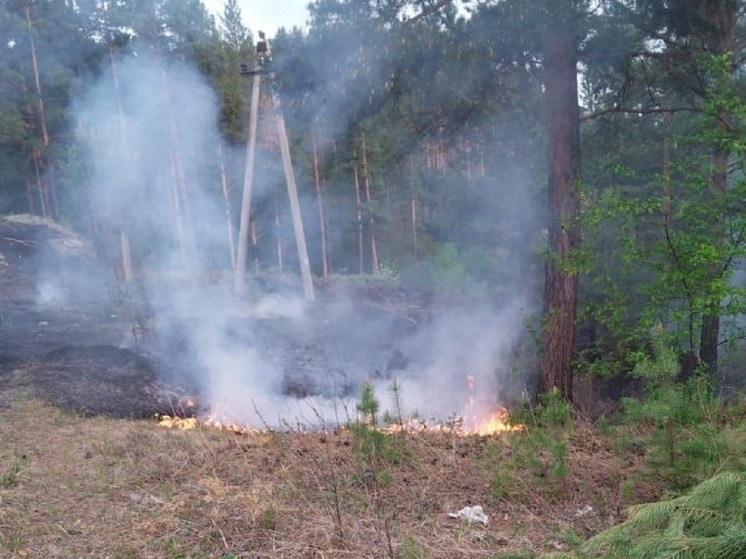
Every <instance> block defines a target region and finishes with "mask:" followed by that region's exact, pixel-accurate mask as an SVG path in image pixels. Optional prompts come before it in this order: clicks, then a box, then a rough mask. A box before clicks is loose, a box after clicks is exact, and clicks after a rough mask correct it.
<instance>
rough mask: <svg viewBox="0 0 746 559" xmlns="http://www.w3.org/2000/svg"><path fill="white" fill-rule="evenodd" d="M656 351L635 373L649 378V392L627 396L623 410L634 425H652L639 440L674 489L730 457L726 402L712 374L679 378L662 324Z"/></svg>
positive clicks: (657, 472) (656, 471)
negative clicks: (724, 427)
mask: <svg viewBox="0 0 746 559" xmlns="http://www.w3.org/2000/svg"><path fill="white" fill-rule="evenodd" d="M653 351H654V354H653V356H652V357H644V358H643V359H642V360H641V361H640V362H639V363H638V364H637V366H636V367H635V369H634V372H633V374H634V375H635V376H636V377H638V378H640V379H642V380H643V382H644V386H645V393H646V395H645V397H644V398H643V399H641V400H634V399H626V400H624V402H623V403H624V407H623V410H624V414H625V418H626V421H627V422H628V423H629V424H631V425H641V424H642V425H646V424H647V425H649V434H648V435H647V436H646V438H645V439H644V440H642V441H640V442H639V444H641V445H642V446H643V447H644V448H645V449H646V450H647V457H648V462H649V465H650V466H651V468H652V472H653V473H654V474H655V475H656V476H662V477H664V478H665V479H666V480H667V481H668V483H669V484H670V485H671V487H672V488H673V489H681V488H686V487H689V486H691V485H692V484H693V483H696V482H698V481H700V480H701V479H703V478H705V477H707V476H709V475H712V473H714V472H715V471H717V470H718V469H719V468H720V467H722V465H723V462H724V461H725V460H727V456H728V445H727V444H726V442H725V440H724V439H723V433H722V431H721V429H720V428H719V425H718V424H717V416H718V410H719V409H720V406H721V405H722V403H721V402H719V401H718V400H717V399H716V398H715V397H714V395H713V391H712V387H711V379H710V378H709V377H707V376H706V375H702V374H698V375H695V376H694V377H692V378H691V379H689V380H687V381H686V382H679V381H678V376H679V369H680V366H679V362H678V358H677V356H676V353H675V352H674V351H673V349H672V348H671V347H670V346H668V345H667V344H666V342H665V339H664V336H663V333H662V331H661V330H660V329H659V330H658V332H657V333H656V339H655V340H654V344H653Z"/></svg>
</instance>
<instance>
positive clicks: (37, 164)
mask: <svg viewBox="0 0 746 559" xmlns="http://www.w3.org/2000/svg"><path fill="white" fill-rule="evenodd" d="M31 159H32V160H33V162H34V174H35V175H36V188H37V189H38V191H39V205H40V206H41V216H42V217H43V218H45V219H46V218H48V217H49V210H48V208H47V206H48V204H47V189H46V186H45V184H44V177H43V176H42V171H41V155H40V154H39V150H38V149H36V148H34V151H33V153H32V154H31Z"/></svg>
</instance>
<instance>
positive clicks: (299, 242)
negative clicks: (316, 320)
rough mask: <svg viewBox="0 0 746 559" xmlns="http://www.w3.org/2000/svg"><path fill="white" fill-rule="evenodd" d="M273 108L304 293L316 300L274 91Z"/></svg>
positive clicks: (298, 205) (287, 146)
mask: <svg viewBox="0 0 746 559" xmlns="http://www.w3.org/2000/svg"><path fill="white" fill-rule="evenodd" d="M271 97H272V108H273V110H274V113H275V122H276V123H277V135H278V136H279V141H280V152H281V153H282V167H283V169H284V171H285V182H287V185H288V198H289V199H290V215H291V216H292V218H293V232H294V233H295V244H296V246H297V248H298V261H299V263H300V275H301V279H302V281H303V294H304V296H305V298H306V301H314V300H315V299H316V296H315V294H314V290H313V277H312V276H311V262H310V261H309V259H308V248H307V246H306V234H305V231H304V229H303V216H302V214H301V211H300V202H299V201H298V187H297V186H296V184H295V173H294V172H293V163H292V161H291V159H290V144H289V143H288V136H287V131H286V130H285V118H284V117H283V116H282V111H281V110H280V100H279V99H278V97H277V94H276V93H274V92H272V96H271Z"/></svg>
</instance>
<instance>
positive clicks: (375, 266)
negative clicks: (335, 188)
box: [361, 134, 380, 275]
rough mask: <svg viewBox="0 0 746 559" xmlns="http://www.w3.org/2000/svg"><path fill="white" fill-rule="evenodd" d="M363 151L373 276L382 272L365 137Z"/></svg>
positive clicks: (362, 140) (363, 136) (363, 138)
mask: <svg viewBox="0 0 746 559" xmlns="http://www.w3.org/2000/svg"><path fill="white" fill-rule="evenodd" d="M361 142H362V149H363V184H364V185H365V201H366V203H367V204H368V228H369V234H370V268H371V270H370V271H371V273H372V274H373V275H377V274H378V272H379V270H380V265H379V262H378V243H377V242H376V218H375V216H374V214H373V207H372V206H373V198H372V195H371V191H370V167H369V166H368V150H367V148H366V146H365V135H364V134H363V135H362V137H361Z"/></svg>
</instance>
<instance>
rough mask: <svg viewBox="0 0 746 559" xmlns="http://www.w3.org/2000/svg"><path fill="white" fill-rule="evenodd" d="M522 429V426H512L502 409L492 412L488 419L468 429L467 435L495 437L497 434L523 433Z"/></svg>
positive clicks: (505, 411)
mask: <svg viewBox="0 0 746 559" xmlns="http://www.w3.org/2000/svg"><path fill="white" fill-rule="evenodd" d="M523 429H524V427H523V425H513V424H511V423H510V421H509V417H508V410H506V409H505V408H503V409H501V410H498V411H494V412H492V414H491V415H490V418H489V419H487V420H484V421H478V422H477V423H476V424H475V425H474V426H473V427H472V428H471V429H469V434H472V435H495V434H498V433H506V432H513V431H523Z"/></svg>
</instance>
